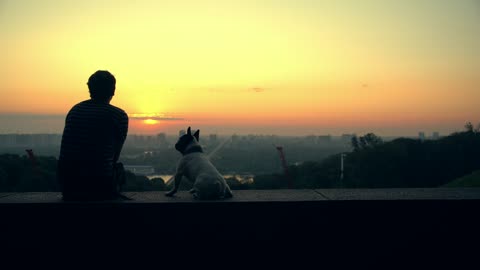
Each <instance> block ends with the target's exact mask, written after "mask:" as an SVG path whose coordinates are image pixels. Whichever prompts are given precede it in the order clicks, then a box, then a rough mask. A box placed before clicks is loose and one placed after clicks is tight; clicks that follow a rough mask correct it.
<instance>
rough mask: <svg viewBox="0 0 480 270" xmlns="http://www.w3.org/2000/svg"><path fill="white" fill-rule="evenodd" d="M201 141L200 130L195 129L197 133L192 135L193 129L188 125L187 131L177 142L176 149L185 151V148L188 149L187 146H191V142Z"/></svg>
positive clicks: (181, 151)
mask: <svg viewBox="0 0 480 270" xmlns="http://www.w3.org/2000/svg"><path fill="white" fill-rule="evenodd" d="M199 141H200V130H197V131H195V133H194V134H193V135H192V130H191V129H190V127H188V130H187V133H186V134H184V135H182V136H181V137H180V138H179V139H178V141H177V143H176V144H175V149H177V151H178V152H180V153H182V154H183V153H185V150H187V147H188V146H190V145H191V144H198V142H199Z"/></svg>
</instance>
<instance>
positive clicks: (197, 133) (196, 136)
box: [193, 129, 200, 142]
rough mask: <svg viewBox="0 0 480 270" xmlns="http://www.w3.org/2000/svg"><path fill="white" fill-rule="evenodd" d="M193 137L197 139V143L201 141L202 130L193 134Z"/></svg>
mask: <svg viewBox="0 0 480 270" xmlns="http://www.w3.org/2000/svg"><path fill="white" fill-rule="evenodd" d="M193 137H195V139H197V142H199V141H200V129H199V130H197V131H195V133H193Z"/></svg>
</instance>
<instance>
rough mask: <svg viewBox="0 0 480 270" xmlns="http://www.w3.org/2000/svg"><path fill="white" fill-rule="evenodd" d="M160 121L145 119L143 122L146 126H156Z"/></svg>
mask: <svg viewBox="0 0 480 270" xmlns="http://www.w3.org/2000/svg"><path fill="white" fill-rule="evenodd" d="M158 122H159V121H158V120H154V119H145V120H143V123H144V124H146V125H156V124H158Z"/></svg>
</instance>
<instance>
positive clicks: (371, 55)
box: [0, 0, 480, 135]
mask: <svg viewBox="0 0 480 270" xmlns="http://www.w3.org/2000/svg"><path fill="white" fill-rule="evenodd" d="M479 50H480V1H478V0H448V1H447V0H411V1H407V0H398V1H393V0H378V1H376V0H351V1H347V0H335V1H333V0H332V1H322V0H291V1H287V0H276V1H274V0H262V1H259V0H254V1H250V0H241V1H240V0H237V1H229V0H223V1H200V0H192V1H182V0H175V1H161V0H158V1H153V0H152V1H143V0H136V1H121V0H112V1H107V0H103V1H102V0H92V1H90V0H82V1H79V0H71V1H70V0H57V1H50V0H48V1H47V0H42V1H37V0H31V1H26V0H11V1H9V0H0V133H6V132H26V133H32V132H61V131H62V128H63V120H64V116H65V114H66V113H67V112H68V110H69V109H70V108H71V107H72V106H73V105H75V104H76V103H78V102H80V101H82V100H85V99H88V98H89V94H88V88H87V85H86V82H87V80H88V77H89V76H90V75H91V74H92V73H93V72H95V71H96V70H109V71H110V72H112V73H113V74H114V75H115V77H116V78H117V91H116V95H115V97H114V99H113V100H112V104H113V105H115V106H118V107H121V108H123V109H124V110H125V111H126V112H127V113H128V114H129V115H130V119H131V126H130V133H158V132H167V133H177V132H178V130H179V129H184V128H185V127H186V126H188V125H191V126H192V128H201V129H203V132H204V133H207V134H208V133H220V134H233V133H244V134H246V133H252V134H260V133H263V134H264V133H268V134H273V133H274V134H279V135H287V134H288V135H307V134H317V135H320V134H332V135H338V134H342V133H352V132H356V133H363V132H375V133H378V134H380V135H415V134H416V133H417V132H418V131H425V132H432V131H440V132H441V133H443V134H446V133H449V132H452V131H455V130H460V129H462V126H463V124H464V123H465V122H467V121H472V122H476V123H478V122H480V53H479Z"/></svg>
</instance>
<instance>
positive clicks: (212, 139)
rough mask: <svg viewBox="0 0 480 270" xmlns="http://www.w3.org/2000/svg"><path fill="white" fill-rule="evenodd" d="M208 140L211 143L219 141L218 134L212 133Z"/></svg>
mask: <svg viewBox="0 0 480 270" xmlns="http://www.w3.org/2000/svg"><path fill="white" fill-rule="evenodd" d="M208 140H209V142H210V143H216V142H217V141H218V136H217V134H210V135H209V137H208Z"/></svg>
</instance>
